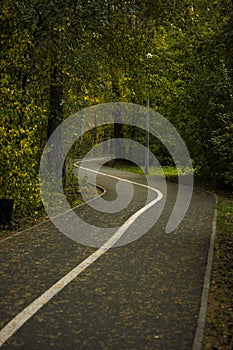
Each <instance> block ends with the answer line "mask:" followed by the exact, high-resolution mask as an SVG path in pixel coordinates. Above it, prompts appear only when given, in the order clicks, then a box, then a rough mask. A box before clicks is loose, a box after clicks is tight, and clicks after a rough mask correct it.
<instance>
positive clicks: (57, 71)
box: [47, 62, 66, 186]
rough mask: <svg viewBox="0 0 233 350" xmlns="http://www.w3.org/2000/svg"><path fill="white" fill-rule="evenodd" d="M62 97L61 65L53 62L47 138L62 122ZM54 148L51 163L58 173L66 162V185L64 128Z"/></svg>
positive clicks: (63, 179)
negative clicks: (63, 143) (63, 145)
mask: <svg viewBox="0 0 233 350" xmlns="http://www.w3.org/2000/svg"><path fill="white" fill-rule="evenodd" d="M62 98H63V85H62V72H61V67H60V66H59V65H58V64H57V63H56V62H52V72H51V84H50V96H49V117H48V125H47V139H49V137H50V136H51V135H52V133H53V132H54V131H55V130H56V129H57V127H58V126H59V125H60V124H61V123H62V119H63V109H62ZM51 147H52V148H53V151H54V154H55V158H54V159H51V165H52V166H53V168H54V171H55V173H56V171H57V169H59V167H60V165H61V163H64V166H63V171H62V181H63V186H64V185H65V175H66V174H65V162H64V158H65V156H64V152H63V147H62V130H61V129H60V130H59V134H58V137H57V138H56V140H53V143H52V144H51Z"/></svg>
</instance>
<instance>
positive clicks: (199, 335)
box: [192, 193, 218, 350]
mask: <svg viewBox="0 0 233 350" xmlns="http://www.w3.org/2000/svg"><path fill="white" fill-rule="evenodd" d="M211 194H213V193H211ZM214 195H215V194H214ZM217 203H218V197H217V196H216V195H215V206H217ZM216 226H217V208H215V210H214V217H213V221H212V232H211V238H210V245H209V253H208V259H207V265H206V271H205V277H204V284H203V289H202V295H201V306H200V311H199V316H198V320H197V328H196V333H195V337H194V341H193V348H192V350H202V349H203V341H204V331H205V323H206V315H207V309H208V297H209V291H210V283H211V271H212V266H213V257H214V244H215V236H216Z"/></svg>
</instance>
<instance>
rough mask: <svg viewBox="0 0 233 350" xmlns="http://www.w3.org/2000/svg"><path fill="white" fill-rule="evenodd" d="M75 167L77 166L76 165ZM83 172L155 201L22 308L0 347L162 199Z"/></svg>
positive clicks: (2, 336)
mask: <svg viewBox="0 0 233 350" xmlns="http://www.w3.org/2000/svg"><path fill="white" fill-rule="evenodd" d="M75 166H78V165H77V163H76V164H75ZM82 168H83V169H85V170H88V171H91V172H95V173H98V174H101V175H103V176H108V177H111V178H114V179H117V180H121V181H125V182H129V183H131V184H135V185H138V186H141V187H144V188H147V189H150V190H152V191H154V192H156V193H157V195H158V196H157V197H156V199H154V200H153V201H151V202H150V203H148V204H147V205H146V206H144V207H143V208H141V209H140V210H138V211H137V212H136V213H134V214H133V215H132V216H130V217H129V219H128V220H127V221H126V222H125V223H124V224H123V225H122V226H121V227H120V228H119V229H118V230H117V231H116V232H115V233H114V235H113V236H112V237H111V238H110V239H109V240H108V241H107V242H106V243H104V244H103V245H102V246H101V247H100V248H99V249H98V250H96V251H95V252H94V253H92V254H91V255H90V256H89V257H87V258H86V259H85V260H83V261H82V262H81V263H80V264H79V265H77V266H76V267H75V268H74V269H72V270H71V271H70V272H68V274H67V275H65V276H64V277H63V278H61V279H60V280H59V281H58V282H56V283H55V284H54V285H52V286H51V287H50V288H49V289H48V290H46V292H44V293H43V294H42V295H41V296H39V297H38V298H37V299H35V300H34V301H33V302H32V303H31V304H29V305H28V306H27V307H26V308H24V309H23V310H22V311H21V312H20V313H19V314H18V315H16V316H15V317H14V318H13V319H12V320H11V321H10V322H9V323H7V324H6V325H5V326H4V327H3V328H2V329H1V331H0V347H1V346H2V345H3V344H4V343H5V342H6V341H7V340H8V339H9V338H10V337H11V336H12V335H13V334H14V333H15V332H16V331H17V330H18V329H19V328H21V327H22V326H23V324H24V323H26V322H27V321H28V320H29V319H30V318H31V317H32V316H33V315H34V314H35V313H36V312H37V311H38V310H40V309H41V308H42V307H43V306H44V305H45V304H47V303H48V302H49V301H50V300H51V299H52V298H53V297H54V296H55V295H56V294H58V293H59V292H60V291H61V290H62V289H63V288H64V287H65V286H67V285H68V284H69V283H70V282H71V281H73V280H74V279H75V278H76V277H77V276H78V275H80V274H81V273H82V272H83V271H84V270H85V269H86V268H87V267H88V266H90V265H91V264H93V263H94V262H95V261H96V260H97V259H98V258H100V257H101V256H102V255H103V254H105V253H106V252H107V251H108V250H109V249H110V248H111V247H112V246H113V245H114V244H115V243H116V242H117V241H118V240H119V239H120V238H121V237H122V236H123V234H124V233H125V231H126V230H127V229H128V228H129V227H130V226H131V225H132V224H133V222H134V221H135V220H136V219H137V218H138V217H139V216H140V215H141V214H143V213H144V212H145V211H146V210H147V209H149V208H151V207H152V206H153V205H155V204H156V203H157V202H159V201H160V200H161V199H162V198H163V194H162V193H161V192H160V191H159V190H157V189H155V188H153V187H150V186H146V185H143V184H140V183H137V182H133V181H130V180H126V179H123V178H120V177H117V176H113V175H109V174H105V173H102V172H98V171H95V170H91V169H88V168H84V167H82Z"/></svg>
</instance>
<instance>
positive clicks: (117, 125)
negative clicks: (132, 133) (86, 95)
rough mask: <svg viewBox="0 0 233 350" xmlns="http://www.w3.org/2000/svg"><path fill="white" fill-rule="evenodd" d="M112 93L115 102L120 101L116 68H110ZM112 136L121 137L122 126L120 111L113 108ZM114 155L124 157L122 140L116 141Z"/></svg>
mask: <svg viewBox="0 0 233 350" xmlns="http://www.w3.org/2000/svg"><path fill="white" fill-rule="evenodd" d="M112 93H113V98H114V100H115V101H116V102H119V101H120V87H119V77H118V72H117V70H114V69H112ZM113 132H114V135H113V136H114V138H115V139H118V138H123V127H122V119H121V115H120V111H119V112H118V111H117V109H114V131H113ZM115 157H116V158H123V159H124V147H123V145H122V142H120V141H119V142H118V143H117V147H116V148H115Z"/></svg>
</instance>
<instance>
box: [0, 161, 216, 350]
mask: <svg viewBox="0 0 233 350" xmlns="http://www.w3.org/2000/svg"><path fill="white" fill-rule="evenodd" d="M102 171H103V172H106V173H112V174H114V176H116V175H117V176H119V177H124V178H127V179H128V180H129V181H133V182H139V183H140V182H141V183H144V180H143V178H142V177H141V176H139V175H135V174H130V173H125V172H119V171H117V170H114V169H110V168H103V170H102ZM153 181H154V186H155V188H157V189H159V187H160V181H159V179H157V178H154V179H153ZM98 182H99V184H100V185H101V186H103V187H105V189H106V193H105V194H104V197H105V199H106V200H108V201H110V200H112V199H115V196H116V192H115V186H116V182H117V180H116V179H114V178H110V177H106V176H99V177H98ZM133 187H134V197H133V201H132V203H130V205H129V206H128V207H127V208H126V209H125V210H124V211H123V213H122V212H121V213H120V214H119V215H118V214H114V215H113V216H110V214H106V215H104V214H99V216H98V215H97V213H94V214H95V215H94V214H93V212H91V210H92V209H91V208H90V207H89V206H88V205H84V206H81V207H78V208H76V209H75V211H76V213H77V215H80V217H82V218H83V219H86V220H89V223H90V224H94V223H95V225H97V224H98V222H99V223H100V222H101V225H102V226H104V224H106V225H107V224H109V222H110V221H111V224H112V225H113V226H114V225H115V226H119V225H123V224H124V222H125V221H126V220H127V219H128V218H129V217H130V216H131V215H132V214H133V213H134V212H136V211H137V210H139V209H140V208H141V207H142V206H143V205H145V198H146V195H147V189H146V188H145V187H140V186H137V185H133ZM167 191H168V193H167V198H166V205H165V208H164V210H163V213H162V215H161V217H160V218H159V220H158V222H157V223H156V225H154V227H153V228H151V229H150V230H149V231H148V232H147V233H146V234H145V235H143V236H142V237H140V238H139V239H137V240H135V241H133V242H131V243H129V244H127V245H123V246H120V247H115V248H112V249H109V250H106V252H104V253H103V254H102V255H101V256H99V257H98V259H96V260H95V261H93V263H90V264H89V266H88V267H87V268H85V269H83V271H82V272H80V273H79V274H78V275H77V277H76V278H73V279H72V280H71V282H70V283H67V285H66V286H65V287H64V288H62V289H61V290H60V291H59V292H57V293H55V295H54V296H53V297H52V298H51V299H50V300H48V302H46V303H45V304H44V305H43V306H42V307H41V308H39V309H38V311H37V312H35V313H34V314H33V315H32V316H31V317H30V315H29V316H28V320H27V321H26V322H25V323H24V324H22V326H20V327H19V329H18V330H17V325H16V324H15V323H14V322H12V324H11V326H12V327H13V329H14V330H13V333H12V335H10V333H9V329H7V325H8V324H9V322H11V320H12V319H14V317H16V316H17V315H18V314H19V313H20V312H21V311H22V310H25V308H26V307H28V306H30V305H32V304H33V302H34V301H35V299H37V298H38V297H40V296H41V295H43V294H44V293H46V291H48V289H49V288H51V287H52V286H54V284H56V283H57V282H58V281H59V280H60V279H61V278H63V277H64V276H66V275H67V274H68V273H69V272H70V271H71V270H72V269H74V268H75V267H77V266H78V265H79V264H81V263H82V262H83V261H84V260H85V259H88V257H90V256H91V255H92V254H93V253H95V252H96V251H98V248H93V247H87V246H85V245H82V244H79V243H76V242H74V241H72V240H70V239H69V238H67V237H66V236H65V235H63V234H62V233H60V232H59V230H58V229H57V228H56V227H55V226H54V225H53V224H52V223H51V222H50V221H47V222H45V223H43V224H40V225H38V226H35V227H33V228H31V229H29V230H26V231H24V232H22V233H21V234H18V235H15V236H12V237H11V238H9V239H7V240H3V241H2V242H1V245H0V247H1V327H2V333H1V335H0V340H1V341H2V343H3V345H2V349H4V350H5V349H9V350H11V349H25V350H28V349H30V350H32V349H38V350H40V349H41V350H42V349H43V350H44V349H45V350H47V349H56V350H59V349H64V350H65V349H66V350H69V349H70V350H71V349H72V350H73V349H74V350H75V349H79V350H94V349H95V350H99V349H103V350H118V349H119V350H123V349H124V350H128V349H130V350H132V349H135V350H147V349H160V350H168V349H169V350H190V349H192V345H193V340H194V336H195V331H196V327H197V318H198V314H199V310H200V300H201V293H202V287H203V280H204V274H205V268H206V262H207V255H208V249H209V242H210V236H211V230H212V219H213V212H214V208H215V198H214V197H213V196H212V195H211V194H208V193H205V192H201V191H198V190H195V191H194V194H193V199H192V202H191V205H190V208H189V210H188V213H187V214H186V216H185V218H184V220H183V221H182V223H181V224H180V225H179V226H178V228H177V229H176V230H175V231H174V232H173V233H171V234H165V227H166V223H167V221H168V218H169V215H170V213H171V210H172V208H173V205H174V202H175V199H176V194H177V185H176V184H171V183H168V184H167ZM154 210H156V205H155V206H154ZM77 229H79V228H77ZM14 327H15V328H14ZM4 330H6V332H5V333H4ZM7 332H8V333H9V334H8V337H7V336H6V333H7ZM6 338H8V339H6Z"/></svg>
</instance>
